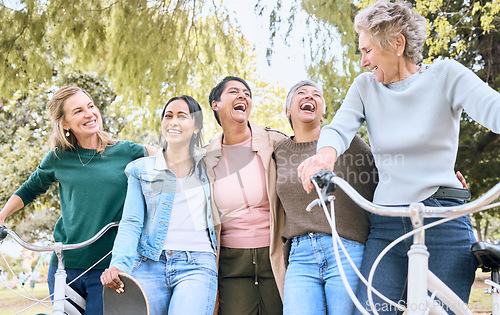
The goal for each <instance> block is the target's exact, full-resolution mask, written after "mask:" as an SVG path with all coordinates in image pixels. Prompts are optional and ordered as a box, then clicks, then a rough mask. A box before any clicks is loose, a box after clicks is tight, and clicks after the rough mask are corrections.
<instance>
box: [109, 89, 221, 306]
mask: <svg viewBox="0 0 500 315" xmlns="http://www.w3.org/2000/svg"><path fill="white" fill-rule="evenodd" d="M202 127H203V115H202V112H201V108H200V105H199V104H198V103H197V102H196V101H195V100H194V99H193V98H192V97H190V96H185V95H183V96H179V97H174V98H172V99H170V100H169V101H168V102H167V104H166V105H165V108H164V109H163V112H162V124H161V130H162V135H163V137H164V138H165V146H164V148H163V150H160V151H159V152H158V153H157V154H156V156H153V157H148V158H142V159H139V160H137V161H134V162H133V163H130V164H129V165H128V166H127V168H126V169H125V173H126V174H127V177H128V189H127V197H126V200H125V206H124V210H123V217H122V220H121V222H120V227H119V230H118V235H117V237H116V240H115V244H114V247H113V257H112V260H111V264H110V268H109V269H106V270H105V271H104V272H103V274H102V276H101V281H102V283H103V285H104V286H106V287H109V288H112V289H115V290H116V291H117V292H123V290H124V289H126V288H124V287H123V283H122V282H121V281H120V279H119V277H118V273H119V272H125V273H129V274H131V275H132V276H134V277H135V278H136V279H137V281H138V282H139V283H140V284H141V286H142V288H143V289H144V291H145V293H146V297H147V299H148V302H149V306H150V310H151V314H169V313H170V314H183V315H187V314H196V315H199V314H213V311H214V307H215V300H216V295H217V266H216V259H215V253H216V252H217V241H216V238H215V232H214V226H213V221H212V208H211V204H210V186H209V182H208V179H207V175H206V172H205V167H204V165H203V162H202V158H203V156H204V152H203V151H202V149H200V148H199V146H200V145H201V129H202Z"/></svg>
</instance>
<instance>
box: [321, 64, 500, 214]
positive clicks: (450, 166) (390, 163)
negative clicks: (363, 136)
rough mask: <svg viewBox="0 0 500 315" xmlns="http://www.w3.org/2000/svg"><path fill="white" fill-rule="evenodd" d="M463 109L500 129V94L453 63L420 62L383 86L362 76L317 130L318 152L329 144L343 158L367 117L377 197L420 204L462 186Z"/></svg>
mask: <svg viewBox="0 0 500 315" xmlns="http://www.w3.org/2000/svg"><path fill="white" fill-rule="evenodd" d="M462 110H465V111H466V112H467V114H468V115H469V116H470V117H472V118H473V119H474V120H475V121H477V122H479V123H480V124H482V125H483V126H485V127H487V128H490V129H491V130H492V131H493V132H496V133H500V93H498V92H497V91H495V90H493V89H492V88H490V87H489V86H488V85H487V84H486V83H484V82H483V81H482V80H481V79H480V78H479V77H478V76H476V75H475V74H474V73H473V72H472V71H471V70H469V69H468V68H466V67H464V66H463V65H461V64H460V63H458V62H456V61H453V60H442V61H437V62H435V63H434V64H432V65H422V67H421V69H420V70H419V71H418V72H416V73H415V74H413V75H412V76H410V77H408V78H407V79H405V80H403V81H400V82H396V83H391V84H387V85H384V84H382V83H379V82H377V81H376V80H375V76H374V75H373V74H372V73H363V74H361V75H360V76H358V77H357V78H356V79H355V80H354V82H353V84H352V86H351V87H350V89H349V91H348V92H347V95H346V98H345V100H344V102H343V104H342V106H341V107H340V109H339V110H338V111H337V113H336V115H335V117H334V118H333V119H332V121H331V122H330V124H329V125H328V126H325V127H324V128H323V129H322V130H321V136H320V138H319V141H318V150H319V149H321V148H322V147H333V148H335V149H336V150H337V152H338V155H341V154H342V153H343V152H344V151H346V150H347V148H348V147H349V144H350V143H351V140H352V139H353V137H354V135H355V134H356V132H357V130H358V129H359V127H360V126H361V124H362V123H363V122H364V121H366V124H367V127H368V136H369V140H370V146H371V148H372V152H373V155H374V157H375V163H376V166H377V168H378V171H379V180H380V182H379V184H378V186H377V189H376V190H375V195H374V202H375V203H377V204H384V205H398V204H409V203H412V202H419V201H422V200H424V199H426V198H428V197H429V196H431V195H432V194H433V193H434V192H436V190H437V189H438V187H439V186H447V187H457V188H461V187H462V185H461V183H460V182H459V181H458V180H457V178H456V176H455V170H454V165H455V160H456V156H457V150H458V134H459V129H460V116H461V113H462Z"/></svg>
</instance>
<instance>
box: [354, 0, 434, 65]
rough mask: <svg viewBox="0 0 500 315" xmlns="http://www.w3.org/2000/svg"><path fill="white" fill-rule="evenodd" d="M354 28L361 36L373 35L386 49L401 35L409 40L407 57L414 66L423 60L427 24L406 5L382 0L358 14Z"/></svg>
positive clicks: (401, 2) (405, 3)
mask: <svg viewBox="0 0 500 315" xmlns="http://www.w3.org/2000/svg"><path fill="white" fill-rule="evenodd" d="M354 28H355V30H356V32H357V33H358V34H359V33H361V32H367V33H368V34H371V35H372V36H373V39H374V41H375V42H376V43H378V44H379V46H380V47H382V48H384V49H386V48H388V47H389V46H390V45H391V41H392V40H393V39H394V37H396V36H397V35H398V34H402V35H403V36H404V37H405V40H406V44H405V50H404V56H405V57H406V58H407V59H409V60H411V61H413V62H415V63H418V62H420V61H421V60H422V51H423V49H424V47H423V46H424V43H425V41H426V40H427V24H426V21H425V18H424V17H423V16H421V15H419V14H418V13H416V12H415V11H414V10H413V9H412V8H411V6H410V4H409V3H407V2H404V1H399V2H389V1H387V0H379V1H377V2H375V3H374V4H372V5H371V6H369V7H367V8H365V9H363V10H361V11H360V12H359V13H358V14H357V15H356V17H355V18H354Z"/></svg>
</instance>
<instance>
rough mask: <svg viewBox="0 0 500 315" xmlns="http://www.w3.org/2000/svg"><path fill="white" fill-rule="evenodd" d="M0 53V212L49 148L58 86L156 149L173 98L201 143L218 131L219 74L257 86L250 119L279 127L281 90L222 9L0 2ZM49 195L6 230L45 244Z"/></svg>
mask: <svg viewBox="0 0 500 315" xmlns="http://www.w3.org/2000/svg"><path fill="white" fill-rule="evenodd" d="M12 3H15V5H12ZM0 55H1V56H3V57H4V58H3V59H2V64H0V67H1V69H2V76H1V77H0V105H1V107H0V125H1V126H2V128H1V129H0V205H3V204H5V202H6V201H7V199H8V198H9V197H10V196H11V195H12V193H14V192H15V190H16V189H17V188H18V187H19V186H20V185H21V184H22V183H23V182H24V181H25V180H26V179H27V178H28V177H29V175H30V174H31V173H32V172H33V171H34V170H35V168H36V167H37V165H38V164H39V163H40V161H41V160H42V159H43V157H44V156H45V154H46V153H47V152H48V150H49V149H50V148H49V147H48V141H47V140H48V137H49V134H50V132H51V126H50V122H49V121H48V116H47V115H46V113H45V105H46V103H47V101H48V99H49V97H50V95H51V93H53V92H55V91H56V90H57V89H58V88H59V87H61V86H63V85H70V84H74V85H78V86H80V87H82V88H84V89H86V90H87V91H89V92H90V94H91V95H92V97H93V98H94V101H95V103H96V105H98V107H99V108H100V110H101V113H102V114H103V120H104V127H105V129H106V130H107V131H109V132H111V134H112V135H113V136H114V137H115V138H118V139H127V140H131V141H134V142H137V143H140V144H153V145H156V146H158V145H160V117H159V115H160V112H161V110H162V108H163V106H164V104H165V102H166V101H167V100H168V99H169V98H171V97H173V96H176V95H180V94H187V95H191V96H193V97H194V98H195V99H196V100H198V102H199V103H200V104H201V105H202V107H203V111H204V118H205V119H204V121H205V128H204V133H205V136H204V138H205V140H206V141H205V142H207V141H208V139H210V138H211V137H213V136H214V135H215V134H216V133H217V132H220V128H219V127H218V126H217V123H216V122H215V120H214V118H213V115H212V111H211V108H210V106H209V104H208V100H207V98H208V92H209V91H210V89H211V88H212V87H213V86H215V84H216V83H218V82H219V80H221V79H222V78H223V77H224V76H226V75H236V76H240V77H242V78H245V79H246V80H248V81H249V82H252V83H253V84H255V94H256V95H258V97H256V99H255V103H254V104H255V106H254V109H253V114H252V120H254V121H255V122H257V123H259V124H261V125H264V126H267V125H270V126H273V127H276V128H281V127H285V129H286V126H287V122H286V121H285V120H284V116H283V115H282V117H281V119H280V120H276V119H274V118H275V115H278V114H279V113H282V111H283V108H282V104H283V103H282V101H283V100H284V91H282V90H281V89H280V88H277V87H275V86H273V85H271V84H268V83H265V82H263V81H262V80H261V79H256V78H255V75H254V72H255V62H254V59H255V56H253V54H252V51H251V46H250V45H249V43H248V42H247V41H246V40H245V38H244V37H243V36H242V35H241V33H240V32H239V31H238V29H236V28H235V27H234V26H233V25H232V24H231V22H230V17H229V15H228V13H227V12H225V11H224V9H223V7H222V6H221V1H195V0H191V1H185V0H172V1H170V0H163V1H162V0H149V1H143V0H122V1H120V0H119V1H107V0H88V1H87V0H85V1H83V0H68V1H50V0H49V1H45V0H44V1H35V0H25V1H19V2H10V1H1V0H0ZM96 73H99V75H96ZM252 88H254V87H253V86H252ZM57 194H58V190H57V185H54V186H53V187H51V188H50V189H49V191H48V192H47V193H46V194H43V195H41V196H39V197H38V198H37V199H36V200H35V201H34V202H33V203H31V204H30V205H27V206H26V207H25V208H24V209H22V210H21V211H19V212H18V213H16V214H15V215H13V216H12V217H10V218H9V219H8V220H7V224H8V225H9V227H12V228H15V229H16V231H17V232H18V233H19V234H22V235H23V236H24V237H26V238H28V239H38V238H43V239H50V234H51V233H47V232H48V231H51V230H52V229H53V226H54V223H55V221H56V220H57V218H58V217H59V200H58V195H57ZM40 233H42V236H40Z"/></svg>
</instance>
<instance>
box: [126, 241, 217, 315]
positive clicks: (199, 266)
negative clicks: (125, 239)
mask: <svg viewBox="0 0 500 315" xmlns="http://www.w3.org/2000/svg"><path fill="white" fill-rule="evenodd" d="M132 276H133V277H135V278H136V279H137V281H138V282H139V283H140V284H141V286H142V288H143V290H144V292H145V293H146V297H147V299H148V303H149V309H150V313H151V315H156V314H173V315H176V314H182V315H190V314H193V315H202V314H207V315H208V314H209V315H212V314H213V312H214V308H215V300H216V297H217V263H216V260H215V254H213V253H209V252H186V251H170V250H169V251H165V250H164V251H162V253H161V256H160V259H159V261H154V260H151V259H148V258H145V257H142V256H139V257H138V258H137V259H136V261H135V264H134V268H133V270H132Z"/></svg>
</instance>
